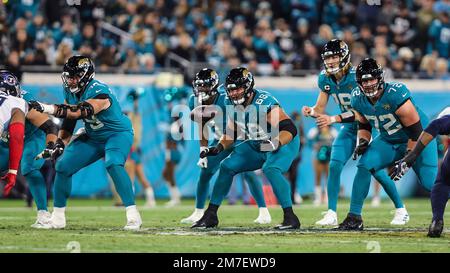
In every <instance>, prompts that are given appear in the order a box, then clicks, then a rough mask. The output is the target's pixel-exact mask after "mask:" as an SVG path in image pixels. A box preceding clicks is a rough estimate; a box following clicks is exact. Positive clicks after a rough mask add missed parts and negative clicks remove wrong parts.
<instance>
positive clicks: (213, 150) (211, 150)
mask: <svg viewBox="0 0 450 273" xmlns="http://www.w3.org/2000/svg"><path fill="white" fill-rule="evenodd" d="M223 149H224V148H223V145H222V144H220V143H219V144H217V146H213V147H208V148H206V149H204V150H203V151H202V152H200V158H205V157H207V156H216V155H218V154H219V153H220V152H222V151H223Z"/></svg>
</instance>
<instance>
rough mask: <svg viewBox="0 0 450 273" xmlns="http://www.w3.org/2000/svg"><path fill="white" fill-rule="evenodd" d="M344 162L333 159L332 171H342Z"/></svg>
mask: <svg viewBox="0 0 450 273" xmlns="http://www.w3.org/2000/svg"><path fill="white" fill-rule="evenodd" d="M343 167H344V164H343V163H342V162H340V161H337V160H331V162H330V167H329V168H330V173H341V172H342V168H343Z"/></svg>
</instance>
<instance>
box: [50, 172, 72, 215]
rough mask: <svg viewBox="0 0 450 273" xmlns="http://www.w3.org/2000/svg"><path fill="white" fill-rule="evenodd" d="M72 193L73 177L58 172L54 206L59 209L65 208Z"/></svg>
mask: <svg viewBox="0 0 450 273" xmlns="http://www.w3.org/2000/svg"><path fill="white" fill-rule="evenodd" d="M71 191H72V176H67V175H64V174H63V173H60V172H56V176H55V185H54V196H55V200H54V202H53V206H54V207H57V208H63V207H65V206H66V205H67V199H68V198H69V196H70V192H71Z"/></svg>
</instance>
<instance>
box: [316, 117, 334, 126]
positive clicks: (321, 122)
mask: <svg viewBox="0 0 450 273" xmlns="http://www.w3.org/2000/svg"><path fill="white" fill-rule="evenodd" d="M316 123H317V126H319V128H324V127H328V126H330V125H331V124H333V122H332V120H331V117H330V116H329V115H325V114H319V115H317V118H316Z"/></svg>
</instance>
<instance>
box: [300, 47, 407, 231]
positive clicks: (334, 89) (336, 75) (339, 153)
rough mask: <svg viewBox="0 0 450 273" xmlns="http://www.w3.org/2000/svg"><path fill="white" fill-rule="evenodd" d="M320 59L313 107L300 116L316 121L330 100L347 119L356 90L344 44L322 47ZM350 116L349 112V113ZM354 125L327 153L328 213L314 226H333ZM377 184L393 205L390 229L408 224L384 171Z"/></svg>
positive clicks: (353, 140) (347, 126) (378, 174)
mask: <svg viewBox="0 0 450 273" xmlns="http://www.w3.org/2000/svg"><path fill="white" fill-rule="evenodd" d="M322 59H323V62H324V65H325V70H323V71H322V72H321V73H320V75H319V79H318V85H319V89H320V93H319V96H318V98H317V102H316V105H314V106H313V107H308V106H304V107H303V109H302V112H303V115H305V116H312V117H316V116H317V115H318V114H323V113H324V112H325V108H326V105H327V103H328V99H329V97H330V96H332V97H333V98H334V101H335V102H336V104H337V105H338V106H339V108H340V110H341V115H342V116H343V117H346V116H348V115H349V114H348V113H349V112H348V111H350V109H351V105H350V102H351V92H352V90H353V89H354V88H355V87H357V82H356V77H355V69H354V68H353V67H352V65H351V63H350V52H349V50H348V46H347V44H346V43H345V42H343V41H341V40H337V39H334V40H331V41H329V42H328V43H326V44H325V46H324V49H323V52H322ZM350 113H351V112H350ZM356 135H357V123H356V122H351V123H346V124H344V125H343V127H342V129H341V130H340V132H339V134H338V136H337V138H336V139H335V140H334V142H333V145H332V150H331V160H330V167H329V176H328V183H327V193H328V211H327V212H326V213H325V215H324V217H323V218H322V219H321V220H319V221H317V222H316V225H320V226H337V225H338V218H337V213H336V212H337V201H338V195H339V190H340V184H341V173H342V169H343V167H344V165H345V163H346V162H347V161H348V160H349V159H350V157H351V155H352V153H353V150H354V149H355V147H356ZM373 175H374V177H375V178H376V179H377V180H378V181H379V182H380V183H381V185H382V186H383V188H384V190H385V191H386V193H387V194H388V196H389V197H390V198H391V200H392V201H393V202H394V205H395V208H396V212H395V216H394V219H393V220H392V221H391V224H392V225H404V224H406V222H407V221H408V220H409V216H408V212H407V211H406V209H405V208H404V205H403V202H402V200H401V198H400V196H399V194H398V192H397V188H396V187H395V184H394V182H392V180H391V179H390V178H389V176H388V174H387V172H386V171H385V170H379V171H378V172H376V173H374V174H373Z"/></svg>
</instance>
